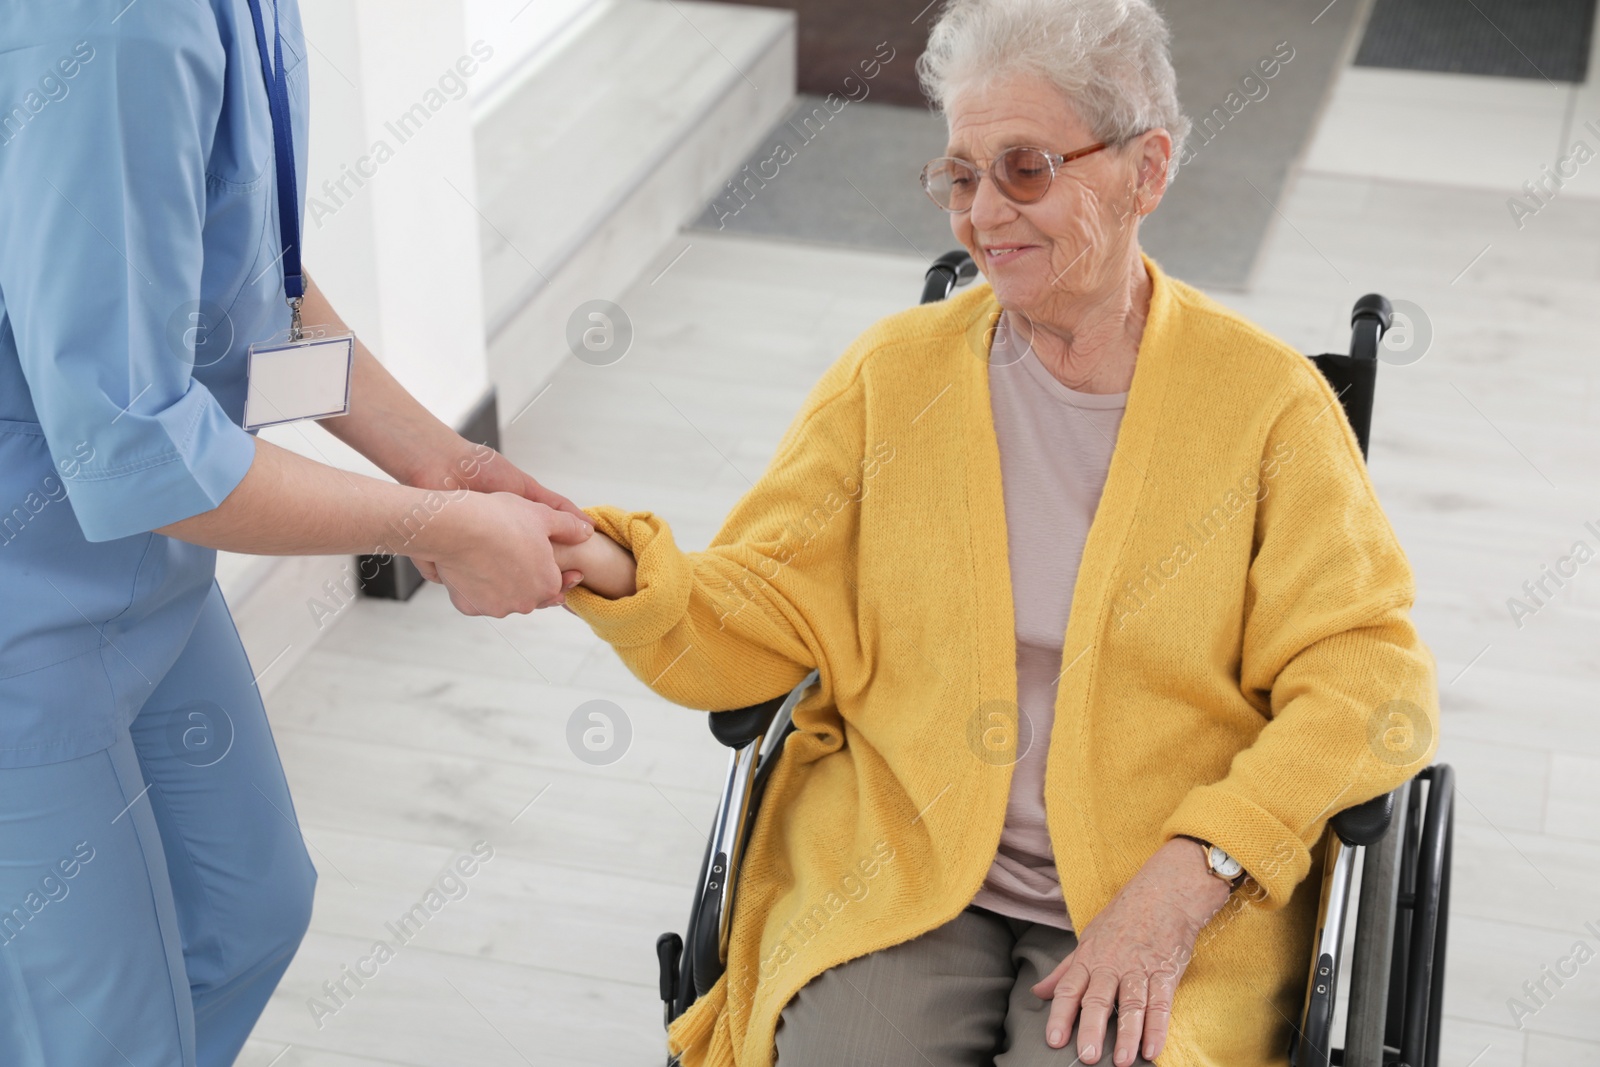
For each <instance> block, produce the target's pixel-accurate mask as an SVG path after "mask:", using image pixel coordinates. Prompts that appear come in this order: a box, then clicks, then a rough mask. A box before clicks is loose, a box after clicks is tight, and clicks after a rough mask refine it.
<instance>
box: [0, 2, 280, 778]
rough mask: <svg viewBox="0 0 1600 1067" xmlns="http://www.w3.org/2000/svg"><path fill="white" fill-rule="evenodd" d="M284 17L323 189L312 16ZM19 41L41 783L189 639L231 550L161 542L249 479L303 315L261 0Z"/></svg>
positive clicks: (2, 640) (6, 564) (106, 731)
mask: <svg viewBox="0 0 1600 1067" xmlns="http://www.w3.org/2000/svg"><path fill="white" fill-rule="evenodd" d="M272 5H273V0H263V3H262V8H263V15H264V16H265V18H266V20H267V29H268V34H269V38H270V34H271V19H272ZM279 18H280V25H281V28H282V34H283V61H284V65H285V66H286V67H287V68H288V83H289V100H290V110H291V112H292V124H293V128H294V140H295V158H296V169H297V171H298V173H299V188H300V190H302V191H303V190H304V189H305V158H306V152H305V145H306V131H307V84H306V65H305V63H304V57H305V43H304V37H303V35H302V31H301V26H300V11H299V7H298V4H297V3H296V0H283V2H282V3H281V11H280V12H279ZM0 27H3V37H4V41H3V43H0V767H16V766H27V765H32V764H40V763H51V762H56V761H59V760H66V759H73V758H76V757H78V756H82V755H87V754H89V753H91V752H96V751H99V750H100V749H103V748H105V747H107V746H109V745H110V744H111V743H112V742H113V741H114V740H115V738H116V736H117V734H118V732H119V731H120V730H121V729H122V728H124V727H125V726H126V725H127V724H128V723H129V722H131V721H132V719H133V717H134V715H135V714H137V713H138V711H139V709H140V708H141V707H142V705H143V704H144V702H145V700H146V699H147V698H148V696H149V695H150V693H151V691H152V690H153V689H154V687H155V685H156V683H157V682H159V681H160V680H161V678H162V676H163V675H164V674H165V673H166V671H167V670H168V668H169V667H170V666H171V665H172V662H173V660H174V659H175V658H176V657H177V655H178V653H179V651H180V650H181V649H182V648H183V646H184V643H185V642H186V641H187V640H188V639H189V635H190V633H191V632H192V630H193V628H194V624H195V618H196V616H197V615H198V613H199V611H200V607H201V604H202V602H203V601H204V599H205V596H206V593H207V591H208V590H209V588H210V586H211V583H212V580H213V573H214V568H215V563H216V554H215V552H213V551H211V550H210V549H204V548H198V547H196V546H194V545H190V544H186V543H184V542H182V541H175V540H172V539H171V538H167V537H162V536H160V535H158V534H154V533H151V532H150V531H151V530H153V529H154V528H155V527H158V526H165V525H166V524H168V523H172V522H176V521H178V520H180V519H185V518H188V517H190V516H192V515H197V514H200V513H201V512H205V511H209V510H210V509H212V508H214V507H216V506H217V505H218V504H220V503H221V502H222V501H223V499H224V498H226V497H227V495H228V494H229V493H230V492H232V491H233V489H234V487H235V486H237V485H238V484H239V481H240V480H241V479H242V478H243V477H244V474H245V471H246V470H247V469H248V468H249V466H250V462H251V459H252V458H253V456H254V452H255V443H254V441H253V440H252V438H251V436H250V434H248V433H246V432H245V431H244V430H243V429H241V428H240V425H239V424H240V422H241V420H242V414H243V410H244V395H245V350H246V348H247V347H248V346H249V345H250V344H252V343H254V342H256V341H260V340H265V339H266V338H268V337H269V336H271V335H273V334H275V333H278V332H280V331H283V330H285V329H287V327H288V324H289V313H288V309H287V307H286V305H285V303H284V294H283V276H282V272H281V268H280V267H279V264H278V259H279V255H280V253H281V251H282V245H281V243H280V241H279V236H278V218H277V208H276V200H275V197H276V190H275V180H274V172H273V158H272V124H271V119H270V116H269V113H268V109H267V94H266V85H265V82H264V80H263V75H262V69H261V59H260V56H259V54H258V52H257V48H256V39H255V30H254V27H253V24H252V22H251V18H250V9H249V7H248V5H247V4H246V3H245V0H134V2H132V3H130V2H129V0H49V2H48V3H42V2H39V0H0ZM297 207H298V209H299V210H301V211H302V215H303V210H304V201H303V199H302V202H301V204H300V205H297Z"/></svg>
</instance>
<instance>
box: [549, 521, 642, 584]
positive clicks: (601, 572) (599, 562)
mask: <svg viewBox="0 0 1600 1067" xmlns="http://www.w3.org/2000/svg"><path fill="white" fill-rule="evenodd" d="M563 569H571V570H576V571H581V572H582V574H583V586H584V588H586V589H588V590H590V591H591V592H593V593H597V594H599V595H600V596H603V597H605V598H606V599H607V600H621V599H622V598H623V597H630V596H633V595H634V594H635V593H636V592H638V585H637V576H638V568H637V565H636V563H635V561H634V558H633V553H632V552H629V551H628V550H627V549H626V548H624V547H622V546H621V545H619V544H618V543H617V542H615V541H613V540H612V539H611V538H609V537H607V536H606V535H605V534H603V533H600V532H599V531H598V530H597V531H595V533H594V535H593V536H592V537H590V538H589V539H588V540H587V541H585V542H584V543H583V544H581V545H576V546H574V548H573V557H572V562H571V565H570V568H569V567H568V566H567V565H565V564H564V565H563Z"/></svg>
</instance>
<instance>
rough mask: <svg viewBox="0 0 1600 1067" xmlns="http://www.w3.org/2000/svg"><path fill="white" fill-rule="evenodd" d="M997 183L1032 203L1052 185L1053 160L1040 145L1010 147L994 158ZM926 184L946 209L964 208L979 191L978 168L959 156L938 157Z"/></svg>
mask: <svg viewBox="0 0 1600 1067" xmlns="http://www.w3.org/2000/svg"><path fill="white" fill-rule="evenodd" d="M992 173H993V176H994V181H995V184H996V185H998V186H999V187H1000V192H1001V193H1003V194H1004V195H1005V196H1006V197H1007V198H1009V199H1011V200H1014V201H1016V202H1017V203H1019V204H1031V203H1033V202H1034V201H1036V200H1038V199H1040V198H1041V197H1043V196H1044V194H1045V192H1046V191H1048V190H1049V188H1050V179H1051V172H1050V160H1049V159H1048V158H1046V157H1045V154H1044V153H1043V152H1041V151H1039V150H1038V149H1037V148H1011V149H1008V150H1006V151H1005V152H1003V153H1002V154H1001V155H1000V157H999V158H998V159H996V160H995V163H994V167H993V171H992ZM923 185H924V186H925V187H926V188H927V190H928V195H929V196H931V197H932V198H933V201H934V203H936V204H938V205H939V206H940V207H942V208H944V209H945V210H946V211H965V210H967V209H968V208H970V207H971V206H972V200H973V198H974V197H975V196H976V195H977V192H978V171H977V169H976V168H975V167H973V165H972V164H971V163H968V162H966V161H965V160H960V159H949V158H946V159H939V160H935V161H934V162H933V163H931V164H929V166H928V168H927V170H926V171H924V177H923Z"/></svg>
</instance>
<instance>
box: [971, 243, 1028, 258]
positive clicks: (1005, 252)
mask: <svg viewBox="0 0 1600 1067" xmlns="http://www.w3.org/2000/svg"><path fill="white" fill-rule="evenodd" d="M1033 247H1035V246H1033V245H985V246H984V247H983V254H984V255H985V256H987V257H988V258H989V259H1006V258H1008V257H1010V256H1013V255H1015V254H1016V253H1018V252H1026V251H1027V250H1028V249H1030V248H1033Z"/></svg>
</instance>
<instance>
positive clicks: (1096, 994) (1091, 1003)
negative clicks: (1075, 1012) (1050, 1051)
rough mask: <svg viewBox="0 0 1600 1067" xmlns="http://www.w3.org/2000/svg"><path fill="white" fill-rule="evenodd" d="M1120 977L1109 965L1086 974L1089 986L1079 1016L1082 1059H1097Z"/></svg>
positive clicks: (1079, 1051)
mask: <svg viewBox="0 0 1600 1067" xmlns="http://www.w3.org/2000/svg"><path fill="white" fill-rule="evenodd" d="M1120 977H1121V976H1120V975H1118V974H1117V972H1116V971H1115V970H1114V969H1112V968H1110V967H1102V968H1100V969H1098V970H1096V971H1095V972H1094V973H1092V974H1091V975H1090V976H1089V988H1088V989H1087V990H1085V991H1084V994H1083V1004H1082V1010H1081V1011H1080V1013H1079V1016H1078V1058H1079V1059H1081V1060H1082V1061H1083V1062H1084V1063H1099V1062H1100V1053H1101V1051H1102V1050H1103V1049H1104V1048H1105V1038H1106V1028H1107V1026H1109V1025H1110V1023H1111V1009H1112V1008H1114V1007H1115V1006H1116V1001H1117V987H1118V985H1119V984H1120ZM1053 1015H1054V1013H1052V1016H1053Z"/></svg>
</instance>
